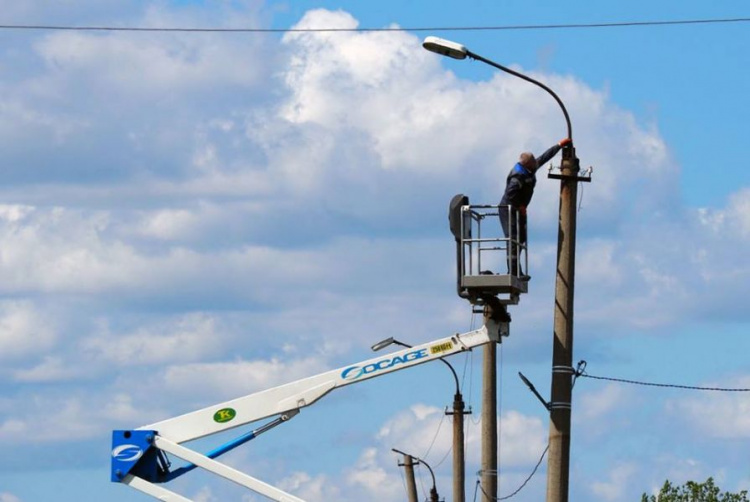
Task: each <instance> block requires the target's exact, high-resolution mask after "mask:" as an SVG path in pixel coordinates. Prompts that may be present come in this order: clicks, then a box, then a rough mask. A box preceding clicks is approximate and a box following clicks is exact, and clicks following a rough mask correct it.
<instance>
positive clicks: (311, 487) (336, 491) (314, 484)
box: [279, 472, 342, 502]
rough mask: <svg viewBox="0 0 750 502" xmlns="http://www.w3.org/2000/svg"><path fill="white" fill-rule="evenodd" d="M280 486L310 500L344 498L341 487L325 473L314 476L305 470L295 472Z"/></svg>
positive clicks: (312, 501)
mask: <svg viewBox="0 0 750 502" xmlns="http://www.w3.org/2000/svg"><path fill="white" fill-rule="evenodd" d="M279 488H281V489H282V490H284V491H286V492H289V493H293V494H294V495H295V496H297V497H300V498H301V499H302V500H309V501H310V502H325V501H326V500H342V498H341V490H340V488H339V487H338V486H337V485H336V483H335V482H333V481H332V480H331V479H330V478H329V477H328V476H324V475H320V476H315V477H312V476H310V475H309V474H307V473H304V472H295V473H292V474H291V475H290V476H287V477H286V478H284V479H283V480H282V481H281V482H280V483H279Z"/></svg>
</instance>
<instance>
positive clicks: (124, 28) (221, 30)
mask: <svg viewBox="0 0 750 502" xmlns="http://www.w3.org/2000/svg"><path fill="white" fill-rule="evenodd" d="M747 22H750V18H747V17H738V18H723V19H682V20H672V21H623V22H612V23H571V24H518V25H500V26H433V27H413V28H408V27H407V28H400V27H387V28H189V27H176V28H160V27H145V26H67V25H44V24H4V25H0V30H29V31H33V30H43V31H126V32H176V33H320V32H329V33H330V32H334V33H335V32H344V33H347V32H405V31H509V30H557V29H590V28H629V27H638V26H678V25H695V24H726V23H747Z"/></svg>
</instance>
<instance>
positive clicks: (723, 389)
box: [580, 373, 750, 392]
mask: <svg viewBox="0 0 750 502" xmlns="http://www.w3.org/2000/svg"><path fill="white" fill-rule="evenodd" d="M580 376H582V377H585V378H592V379H594V380H608V381H610V382H619V383H629V384H633V385H643V386H647V387H666V388H671V389H685V390H703V391H713V392H750V388H747V389H746V388H727V387H699V386H695V385H679V384H668V383H654V382H642V381H638V380H627V379H625V378H612V377H603V376H596V375H589V374H586V373H582V374H581V375H580Z"/></svg>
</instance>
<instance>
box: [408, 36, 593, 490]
mask: <svg viewBox="0 0 750 502" xmlns="http://www.w3.org/2000/svg"><path fill="white" fill-rule="evenodd" d="M422 45H423V47H424V48H425V49H427V50H429V51H432V52H436V53H438V54H441V55H443V56H447V57H451V58H454V59H465V58H467V57H469V58H471V59H475V60H477V61H481V62H483V63H486V64H488V65H490V66H492V67H494V68H497V69H499V70H501V71H504V72H506V73H509V74H511V75H514V76H516V77H518V78H521V79H523V80H526V81H527V82H530V83H532V84H534V85H536V86H538V87H541V88H542V89H544V90H545V91H546V92H547V93H549V94H550V95H551V96H552V97H553V98H554V99H555V101H556V102H557V104H558V105H559V106H560V109H561V110H562V112H563V115H564V116H565V123H566V125H567V128H568V138H570V140H571V141H570V143H568V144H567V145H566V146H565V147H564V148H563V153H562V165H561V167H560V174H559V175H550V177H551V178H554V179H559V180H560V212H559V221H558V237H557V272H556V275H555V313H554V337H553V348H552V383H551V396H550V397H551V398H550V431H549V457H548V459H547V502H567V500H568V487H569V474H570V417H571V397H572V389H573V378H572V376H573V293H574V287H573V286H574V282H575V243H576V211H575V201H576V195H577V187H578V185H577V182H578V181H581V180H582V179H581V178H579V176H578V173H579V171H580V164H579V160H578V158H577V157H576V153H575V148H574V147H573V141H572V140H573V129H572V126H571V123H570V116H569V115H568V111H567V109H566V108H565V105H564V104H563V102H562V100H561V99H560V98H559V97H558V96H557V94H555V92H554V91H552V89H550V88H549V87H547V86H546V85H544V84H543V83H541V82H539V81H537V80H534V79H533V78H531V77H528V76H526V75H524V74H522V73H519V72H517V71H515V70H512V69H510V68H507V67H505V66H503V65H500V64H498V63H495V62H494V61H491V60H489V59H486V58H484V57H482V56H479V55H478V54H474V53H472V52H471V51H469V50H468V49H467V48H466V47H464V46H463V45H461V44H458V43H456V42H451V41H449V40H443V39H440V38H437V37H427V38H426V39H425V41H424V43H423V44H422ZM583 181H588V179H583ZM490 495H491V496H494V497H495V498H496V496H497V495H496V494H490Z"/></svg>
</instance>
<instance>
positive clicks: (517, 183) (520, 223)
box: [499, 145, 562, 275]
mask: <svg viewBox="0 0 750 502" xmlns="http://www.w3.org/2000/svg"><path fill="white" fill-rule="evenodd" d="M561 148H562V147H561V146H560V145H554V146H552V147H551V148H549V149H548V150H547V151H546V152H544V153H543V154H541V155H540V156H539V157H537V158H536V162H537V166H538V167H537V169H538V168H539V167H542V166H543V165H544V164H546V163H547V162H548V161H549V160H550V159H551V158H552V157H554V156H555V155H556V154H557V152H559V151H560V149H561ZM534 187H536V173H535V172H531V171H529V170H528V169H526V168H525V167H523V166H522V165H521V164H520V163H516V165H515V166H513V169H511V170H510V173H508V179H507V181H506V184H505V192H504V193H503V198H502V199H500V209H499V211H500V224H501V225H502V227H503V233H505V237H506V238H510V242H509V244H508V245H509V250H510V252H509V253H508V255H509V261H510V263H509V264H508V268H509V270H508V272H509V273H510V274H511V275H523V272H522V271H521V269H520V268H519V264H518V254H519V253H518V249H519V247H521V246H525V245H526V236H527V234H526V207H527V206H528V205H529V203H530V202H531V198H532V197H533V196H534ZM511 208H513V209H514V211H511V210H510V209H511Z"/></svg>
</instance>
